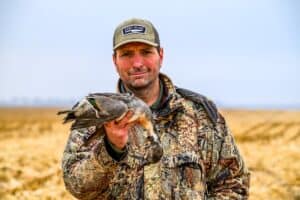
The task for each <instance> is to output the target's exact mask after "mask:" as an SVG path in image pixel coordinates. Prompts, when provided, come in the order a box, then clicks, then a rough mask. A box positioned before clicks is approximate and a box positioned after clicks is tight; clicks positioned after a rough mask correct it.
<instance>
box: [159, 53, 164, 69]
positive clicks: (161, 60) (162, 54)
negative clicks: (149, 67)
mask: <svg viewBox="0 0 300 200" xmlns="http://www.w3.org/2000/svg"><path fill="white" fill-rule="evenodd" d="M159 58H160V59H159V64H160V68H161V66H162V63H163V60H164V49H163V48H160V49H159Z"/></svg>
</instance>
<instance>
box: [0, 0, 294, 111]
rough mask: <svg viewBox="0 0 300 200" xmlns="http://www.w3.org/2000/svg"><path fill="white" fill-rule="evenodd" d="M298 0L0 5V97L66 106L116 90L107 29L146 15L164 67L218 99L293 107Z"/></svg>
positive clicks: (34, 0) (30, 0) (226, 103)
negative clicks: (158, 40)
mask: <svg viewBox="0 0 300 200" xmlns="http://www.w3.org/2000/svg"><path fill="white" fill-rule="evenodd" d="M299 9H300V3H299V1H297V0H286V1H283V0H263V1H261V0H251V1H250V0H245V1H238V0H230V1H216V0H212V1H203V0H201V1H177V0H175V1H172V2H171V1H156V0H154V1H148V2H143V3H142V2H141V1H138V0H136V1H135V0H128V1H121V2H120V1H107V2H105V3H104V1H96V0H90V1H79V0H72V1H71V0H65V1H59V0H51V1H50V0H49V1H48V0H46V1H38V0H25V1H22V0H12V1H8V0H3V1H1V2H0V30H1V31H0V104H1V105H31V106H36V105H69V104H73V103H74V102H75V101H76V100H77V99H78V98H82V97H83V96H85V95H86V94H88V93H89V92H101V91H115V88H116V80H117V75H116V72H115V69H114V66H113V63H112V59H111V55H112V36H113V31H114V28H115V27H116V26H117V25H118V24H119V23H120V22H121V21H123V20H125V19H128V18H131V17H139V18H145V19H149V20H150V21H152V22H153V24H154V25H155V26H156V27H157V29H158V31H159V34H160V38H161V44H162V46H163V47H164V49H165V60H164V64H163V68H162V71H163V72H164V73H167V74H168V75H169V76H170V77H171V78H172V79H173V82H174V83H175V84H176V85H178V86H180V87H185V88H190V89H192V90H195V91H197V92H199V93H202V94H204V95H206V96H208V97H210V98H211V99H213V100H214V101H216V103H217V104H218V105H219V106H221V107H238V108H284V109H285V108H289V109H294V108H300V92H299V91H300V79H299V74H300V73H299V72H300V37H299V35H300V14H299Z"/></svg>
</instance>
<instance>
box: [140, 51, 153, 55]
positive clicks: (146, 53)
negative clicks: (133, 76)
mask: <svg viewBox="0 0 300 200" xmlns="http://www.w3.org/2000/svg"><path fill="white" fill-rule="evenodd" d="M142 53H143V54H144V55H148V54H151V53H152V51H143V52H142Z"/></svg>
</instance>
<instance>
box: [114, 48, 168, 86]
mask: <svg viewBox="0 0 300 200" xmlns="http://www.w3.org/2000/svg"><path fill="white" fill-rule="evenodd" d="M113 61H114V64H115V66H116V69H117V71H118V73H119V76H120V78H121V80H122V81H123V83H124V84H125V85H126V86H127V87H128V88H129V89H135V90H138V89H145V88H148V87H149V86H151V85H153V84H155V81H158V74H159V70H160V67H161V64H162V61H163V49H162V48H161V49H160V50H159V52H158V50H157V48H155V47H153V46H150V45H147V44H144V43H140V42H133V43H128V44H125V45H123V46H121V47H119V48H117V49H116V51H115V55H114V56H113Z"/></svg>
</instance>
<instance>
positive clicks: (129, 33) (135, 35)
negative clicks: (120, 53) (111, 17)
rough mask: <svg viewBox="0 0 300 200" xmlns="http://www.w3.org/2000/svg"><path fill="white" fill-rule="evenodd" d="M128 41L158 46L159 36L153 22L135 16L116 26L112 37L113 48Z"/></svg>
mask: <svg viewBox="0 0 300 200" xmlns="http://www.w3.org/2000/svg"><path fill="white" fill-rule="evenodd" d="M130 42H142V43H146V44H149V45H152V46H155V47H157V46H160V41H159V36H158V33H157V30H156V29H155V27H154V26H153V24H152V23H151V22H150V21H148V20H144V19H137V18H132V19H129V20H126V21H124V22H122V23H121V24H120V25H119V26H117V28H116V29H115V32H114V37H113V49H114V50H115V49H116V48H118V47H120V46H122V45H124V44H127V43H130Z"/></svg>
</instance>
